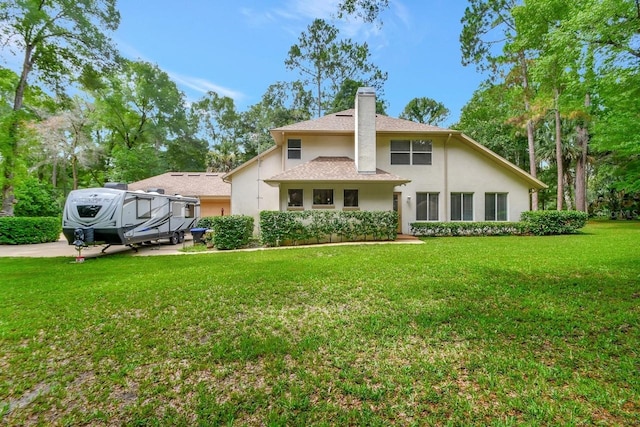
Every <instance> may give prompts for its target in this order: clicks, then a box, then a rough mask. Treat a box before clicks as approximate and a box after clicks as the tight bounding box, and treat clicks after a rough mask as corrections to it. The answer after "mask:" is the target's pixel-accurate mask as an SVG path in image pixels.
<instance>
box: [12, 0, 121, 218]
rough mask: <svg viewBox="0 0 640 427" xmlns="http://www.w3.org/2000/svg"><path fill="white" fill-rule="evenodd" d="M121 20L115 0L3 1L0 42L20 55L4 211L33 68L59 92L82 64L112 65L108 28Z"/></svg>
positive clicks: (113, 53)
mask: <svg viewBox="0 0 640 427" xmlns="http://www.w3.org/2000/svg"><path fill="white" fill-rule="evenodd" d="M119 23H120V14H119V13H118V11H117V9H116V0H57V1H55V2H54V1H46V0H5V1H4V2H2V3H0V43H2V44H4V45H8V46H11V47H12V48H13V49H14V51H15V52H16V53H17V54H18V55H20V56H21V57H22V70H21V71H20V73H19V76H20V77H19V79H18V82H17V85H16V87H15V92H14V93H15V95H14V98H13V107H12V110H13V115H12V118H11V124H10V126H9V130H8V135H7V140H8V141H7V145H8V147H7V148H8V149H7V150H6V151H5V152H4V153H3V167H4V170H3V175H4V180H3V183H2V212H3V213H4V214H5V215H13V204H14V174H15V167H16V159H17V158H18V156H19V154H20V153H19V145H18V139H19V137H18V133H19V129H18V128H19V126H20V112H21V110H22V108H23V102H24V94H25V90H26V87H27V82H28V81H29V78H30V76H31V74H32V72H35V73H36V74H37V76H38V77H39V79H40V80H41V81H42V82H43V83H45V84H46V85H47V86H49V87H50V88H51V89H53V90H55V91H62V90H63V86H64V85H63V83H64V82H65V81H66V80H68V79H69V78H72V77H73V76H74V75H76V74H77V73H79V70H80V68H81V67H82V65H83V64H92V66H94V67H101V66H105V65H108V64H109V63H110V61H111V60H112V59H113V58H114V56H115V51H114V48H113V45H112V43H111V40H110V39H109V38H108V37H107V36H106V35H105V31H112V30H115V29H116V28H117V27H118V25H119Z"/></svg>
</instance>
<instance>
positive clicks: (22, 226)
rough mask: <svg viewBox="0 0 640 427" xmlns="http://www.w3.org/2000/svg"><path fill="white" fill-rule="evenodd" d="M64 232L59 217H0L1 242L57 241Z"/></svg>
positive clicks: (4, 243) (18, 243) (16, 243)
mask: <svg viewBox="0 0 640 427" xmlns="http://www.w3.org/2000/svg"><path fill="white" fill-rule="evenodd" d="M60 233H62V221H61V220H60V218H57V217H15V216H6V217H0V244H2V245H24V244H30V243H46V242H56V241H58V239H59V238H60Z"/></svg>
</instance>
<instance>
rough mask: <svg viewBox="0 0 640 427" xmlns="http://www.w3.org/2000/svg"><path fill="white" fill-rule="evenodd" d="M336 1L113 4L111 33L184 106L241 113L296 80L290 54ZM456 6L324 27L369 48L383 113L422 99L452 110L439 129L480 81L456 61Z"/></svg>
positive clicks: (394, 3)
mask: <svg viewBox="0 0 640 427" xmlns="http://www.w3.org/2000/svg"><path fill="white" fill-rule="evenodd" d="M336 4H337V0H270V1H262V0H240V1H214V0H179V1H176V0H135V1H130V0H128V1H120V2H119V9H120V11H121V17H122V20H121V24H120V28H119V29H118V31H117V32H116V33H115V34H114V39H115V41H116V42H117V44H118V46H119V48H120V50H121V51H122V52H123V53H124V54H125V56H128V57H130V58H132V59H143V60H146V61H149V62H152V63H155V64H157V65H158V66H159V67H160V68H162V69H163V70H164V71H166V72H168V73H169V75H170V76H171V77H172V78H173V79H174V80H175V81H176V82H177V83H178V86H179V87H180V88H181V89H182V90H183V91H184V92H185V93H186V94H187V97H188V98H189V100H197V99H199V98H201V97H202V96H203V95H204V94H205V93H206V92H207V91H209V90H213V91H216V92H218V93H219V94H220V95H224V96H229V97H231V98H233V99H234V100H235V103H236V106H237V109H238V110H240V111H244V110H245V109H246V108H247V107H248V106H250V105H253V104H255V103H257V102H259V101H260V98H261V96H262V95H263V94H264V92H265V91H266V89H267V87H268V86H269V85H270V84H272V83H275V82H277V81H292V80H294V79H296V78H297V77H298V76H297V74H296V73H294V72H293V71H289V70H287V69H286V67H285V65H284V61H285V59H286V57H287V53H288V51H289V48H290V47H291V46H292V45H293V44H295V43H296V42H297V41H298V37H299V36H300V33H301V32H302V31H304V30H305V29H306V28H307V26H308V25H309V24H310V23H311V22H312V21H313V19H315V18H323V19H326V20H331V19H332V18H331V16H332V14H334V13H335V11H336V9H337V7H336ZM466 5H467V2H466V1H462V0H391V1H390V8H389V9H388V10H386V11H385V12H384V14H383V15H382V21H383V25H382V27H381V28H378V27H376V26H375V25H373V24H364V23H361V22H357V20H355V19H350V20H349V21H348V22H345V21H334V22H332V23H333V24H334V25H335V26H337V27H338V28H339V29H340V34H341V36H343V37H349V38H351V39H352V40H353V41H356V42H358V43H363V42H365V41H366V42H367V43H368V45H369V50H370V52H371V60H372V62H373V63H375V64H376V65H377V66H378V67H379V68H380V69H382V70H383V71H386V72H388V73H389V77H388V80H387V82H386V84H385V87H384V99H386V100H387V102H388V104H389V106H388V108H387V113H388V115H390V116H393V117H397V116H398V115H399V114H400V112H401V111H402V109H403V108H404V106H405V105H406V104H407V103H408V102H409V101H410V100H411V99H412V98H415V97H421V96H428V97H430V98H434V99H436V100H437V101H440V102H443V103H444V104H445V105H446V106H447V108H449V109H450V110H451V116H450V118H449V120H448V121H447V122H446V123H445V125H449V124H452V123H453V122H455V121H456V120H457V119H458V118H459V114H460V109H461V108H462V107H463V106H464V104H465V103H466V102H467V101H468V100H469V99H470V98H471V96H472V94H473V92H474V90H476V89H477V88H478V85H479V83H480V82H481V81H482V80H483V79H484V78H483V76H481V75H480V74H478V72H477V71H476V70H475V68H474V67H463V66H462V64H461V61H460V45H459V40H458V39H459V35H460V29H461V24H460V18H461V17H462V15H463V13H464V9H465V7H466Z"/></svg>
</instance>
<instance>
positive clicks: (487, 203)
mask: <svg viewBox="0 0 640 427" xmlns="http://www.w3.org/2000/svg"><path fill="white" fill-rule="evenodd" d="M484 220H485V221H506V220H507V193H485V194H484Z"/></svg>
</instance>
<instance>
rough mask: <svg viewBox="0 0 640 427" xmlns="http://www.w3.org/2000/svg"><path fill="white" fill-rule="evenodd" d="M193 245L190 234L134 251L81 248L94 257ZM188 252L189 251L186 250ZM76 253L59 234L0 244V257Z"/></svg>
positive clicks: (172, 250)
mask: <svg viewBox="0 0 640 427" xmlns="http://www.w3.org/2000/svg"><path fill="white" fill-rule="evenodd" d="M191 245H193V242H192V239H191V235H189V234H187V235H186V236H185V241H184V243H180V244H178V245H170V244H169V243H168V242H165V241H164V240H163V241H161V242H160V244H153V245H145V246H140V247H137V249H138V252H135V251H134V250H133V249H131V248H130V247H128V246H122V245H118V246H115V245H114V246H110V247H109V248H108V249H107V250H106V251H105V253H102V249H104V246H89V247H87V248H84V249H82V256H83V257H84V258H95V257H99V256H105V255H110V254H115V253H122V254H127V255H132V256H152V255H184V254H186V253H185V252H180V249H182V248H183V247H186V246H191ZM187 253H189V252H187ZM77 255H78V251H76V248H75V246H73V245H69V244H68V243H67V239H65V238H64V237H62V236H60V239H59V240H58V241H57V242H51V243H36V244H32V245H0V257H2V258H6V257H31V258H53V257H69V258H74V259H75V257H76V256H77Z"/></svg>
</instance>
